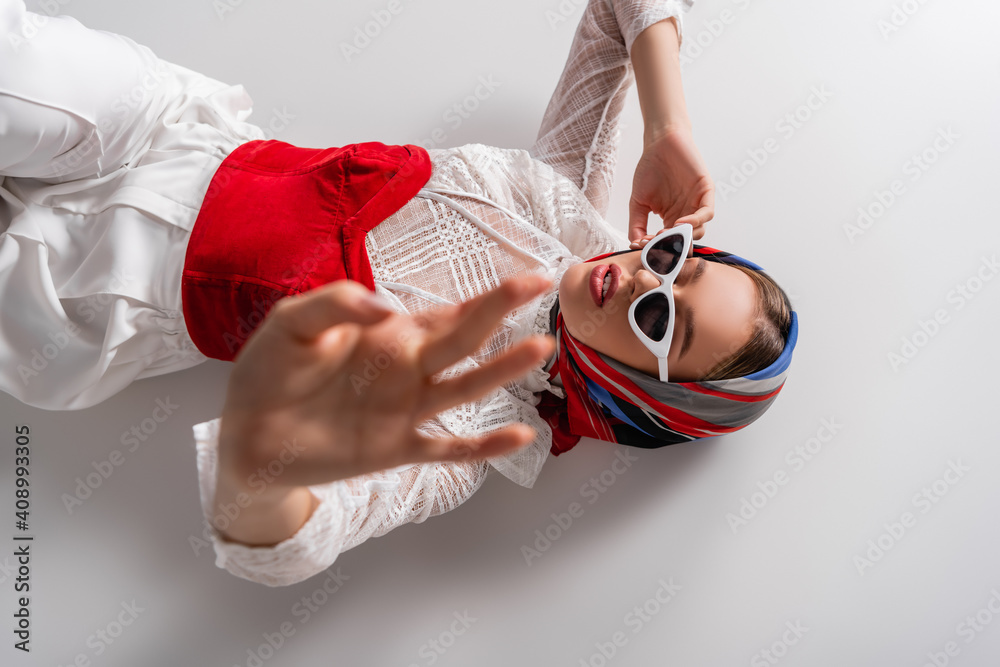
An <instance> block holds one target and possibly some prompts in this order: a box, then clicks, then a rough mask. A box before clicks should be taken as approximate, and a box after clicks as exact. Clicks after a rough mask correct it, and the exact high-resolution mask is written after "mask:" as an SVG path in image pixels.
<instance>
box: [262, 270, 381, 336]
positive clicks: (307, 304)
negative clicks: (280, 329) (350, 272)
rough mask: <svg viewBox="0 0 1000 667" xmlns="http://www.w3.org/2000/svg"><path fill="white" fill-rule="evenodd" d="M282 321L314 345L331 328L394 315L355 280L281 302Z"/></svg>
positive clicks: (295, 334)
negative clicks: (313, 341) (315, 340)
mask: <svg viewBox="0 0 1000 667" xmlns="http://www.w3.org/2000/svg"><path fill="white" fill-rule="evenodd" d="M278 303H279V304H282V306H281V311H280V315H279V317H280V318H281V320H282V323H283V324H284V325H285V328H286V329H287V330H288V331H289V332H290V333H292V334H293V335H294V336H296V337H298V338H300V339H302V340H304V341H311V340H313V339H315V338H316V337H317V336H319V335H320V334H322V333H323V332H324V331H326V330H327V329H329V328H330V327H334V326H336V325H338V324H344V323H347V322H350V323H355V324H362V325H367V324H376V323H378V322H381V321H382V320H384V319H385V318H386V317H388V316H389V315H391V314H392V313H393V312H394V311H393V310H392V308H391V307H390V306H389V305H388V304H387V303H385V302H384V301H382V300H381V299H378V298H377V297H375V295H374V294H373V293H372V292H370V291H369V290H368V288H367V287H365V286H364V285H362V284H361V283H358V282H355V281H353V280H346V279H344V280H337V281H334V282H332V283H327V284H326V285H323V286H322V287H317V288H316V289H313V290H309V291H308V292H303V293H302V294H299V295H296V296H290V297H286V298H284V299H281V300H280V301H279V302H278Z"/></svg>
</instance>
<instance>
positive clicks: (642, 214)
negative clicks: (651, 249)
mask: <svg viewBox="0 0 1000 667" xmlns="http://www.w3.org/2000/svg"><path fill="white" fill-rule="evenodd" d="M650 211H652V209H651V208H649V207H648V206H646V205H644V204H640V203H639V202H637V201H636V200H635V199H629V202H628V240H629V241H632V242H635V241H638V240H639V239H641V238H642V235H643V234H645V233H646V230H647V229H648V228H649V213H650Z"/></svg>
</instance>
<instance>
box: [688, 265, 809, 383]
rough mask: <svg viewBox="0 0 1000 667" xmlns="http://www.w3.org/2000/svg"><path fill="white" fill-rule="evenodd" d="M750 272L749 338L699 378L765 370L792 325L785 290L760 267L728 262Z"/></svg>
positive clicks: (779, 348) (716, 378) (736, 375)
mask: <svg viewBox="0 0 1000 667" xmlns="http://www.w3.org/2000/svg"><path fill="white" fill-rule="evenodd" d="M729 266H732V267H733V268H734V269H739V270H740V271H742V272H743V273H745V274H747V275H748V276H750V279H751V280H753V283H754V287H755V288H756V291H757V306H756V308H754V314H753V317H754V329H753V335H752V336H751V337H750V340H749V341H748V342H747V343H746V345H744V346H743V347H741V348H739V349H738V350H736V351H735V352H734V353H733V354H731V355H730V356H729V357H727V358H725V359H723V360H721V361H720V362H719V363H717V364H716V365H715V366H713V367H712V368H710V369H709V370H708V372H707V373H706V374H705V376H704V377H702V378H701V380H702V381H708V380H726V379H729V378H738V377H743V376H745V375H750V374H751V373H756V372H757V371H760V370H764V369H765V368H767V367H768V366H770V365H771V364H773V363H774V361H775V359H777V358H778V357H779V356H781V352H782V350H784V349H785V341H787V340H788V331H789V329H790V328H791V326H792V305H791V302H790V301H789V299H788V295H787V294H785V290H783V289H781V287H780V286H778V283H776V282H774V279H773V278H771V276H769V275H767V274H766V273H764V272H763V271H756V270H754V269H751V268H749V267H746V266H743V265H741V264H730V265H729Z"/></svg>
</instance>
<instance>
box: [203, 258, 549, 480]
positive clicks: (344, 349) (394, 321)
mask: <svg viewBox="0 0 1000 667" xmlns="http://www.w3.org/2000/svg"><path fill="white" fill-rule="evenodd" d="M549 287H551V281H550V280H548V279H546V278H544V277H542V276H521V277H518V278H514V279H511V280H508V281H506V282H504V283H503V284H501V285H500V286H498V287H497V288H496V289H494V290H492V291H490V292H486V293H484V294H482V295H480V296H478V297H476V298H474V299H470V300H469V301H466V302H464V303H460V304H456V305H454V306H447V307H437V308H434V309H431V310H427V311H423V312H421V313H418V314H416V315H413V316H411V315H402V314H398V313H395V312H393V311H382V310H380V309H378V308H377V307H374V306H370V305H365V303H364V301H363V299H364V297H367V296H368V295H370V294H371V293H370V292H369V291H368V290H367V289H366V288H365V287H364V286H362V285H360V284H359V283H355V282H352V281H347V280H342V281H337V282H335V283H331V284H329V285H326V286H324V287H322V288H319V289H316V290H312V291H310V292H307V293H305V294H302V295H299V296H296V297H289V298H285V299H282V300H280V301H278V302H277V303H276V304H275V307H274V308H273V309H272V311H271V312H270V313H269V314H268V317H267V318H265V321H264V322H263V324H261V326H260V327H259V329H258V330H257V331H256V332H254V335H253V336H252V337H251V338H250V340H248V341H247V344H246V345H245V346H244V347H243V349H242V350H241V351H240V354H239V356H238V357H237V358H236V360H235V366H234V368H233V372H232V375H231V377H230V380H229V387H228V393H227V396H226V402H225V406H224V408H223V413H222V425H221V431H220V442H219V466H220V478H222V477H223V476H224V475H228V476H231V477H232V479H233V481H234V482H237V483H238V482H239V480H245V479H246V478H247V477H248V476H250V475H252V474H253V472H254V471H255V470H257V469H258V468H260V467H261V466H264V467H266V466H267V465H268V464H269V463H270V462H272V461H275V460H279V461H281V462H282V471H281V474H280V476H277V478H276V479H275V486H277V487H289V486H305V485H312V484H318V483H323V482H329V481H333V480H337V479H345V478H348V477H354V476H356V475H361V474H364V473H369V472H373V471H376V470H383V469H387V468H392V467H395V466H399V465H402V464H407V463H417V462H428V461H455V460H460V459H467V458H487V457H491V456H495V455H498V454H503V453H506V452H509V451H511V450H514V449H516V448H518V447H521V446H523V445H525V444H527V443H529V442H530V441H531V440H532V439H533V438H534V436H535V433H534V429H532V428H531V427H529V426H527V425H524V424H513V425H510V426H507V427H505V428H503V429H500V430H497V431H494V432H493V433H490V434H482V435H480V436H478V437H474V438H447V439H435V438H429V437H426V436H424V435H422V434H420V433H418V432H417V430H416V427H417V425H418V424H420V423H421V422H423V421H425V420H427V419H430V418H431V417H433V416H434V415H436V414H438V413H440V412H442V411H444V410H446V409H449V408H452V407H454V406H456V405H460V404H462V403H466V402H468V401H471V400H475V399H477V398H479V397H481V396H483V395H485V394H487V393H489V392H490V391H492V390H493V389H494V388H495V387H497V386H499V385H501V384H502V383H504V382H507V381H509V380H514V379H516V378H518V377H521V376H522V375H524V374H525V373H526V372H528V371H529V370H530V369H531V368H532V367H533V366H534V365H535V364H537V363H539V362H540V361H542V360H543V359H545V358H547V357H548V356H549V355H551V354H552V352H553V350H554V340H553V339H552V337H551V336H545V337H543V336H535V337H532V338H528V339H526V340H524V341H521V342H520V343H519V344H517V345H515V346H513V347H511V348H510V349H508V350H507V351H505V352H504V353H503V354H501V355H499V356H497V357H496V358H495V359H493V360H491V361H490V362H489V363H487V364H484V365H482V366H480V367H478V368H476V369H474V370H472V371H469V372H467V373H465V374H463V375H460V376H458V377H456V378H452V379H448V380H445V381H442V382H435V381H433V377H434V376H435V375H436V374H438V373H439V372H440V371H442V370H444V369H446V368H448V367H449V366H451V365H453V364H455V363H456V362H458V361H460V360H462V359H463V358H464V357H466V356H468V355H470V354H472V353H474V352H475V351H476V350H477V349H478V348H479V347H480V346H481V345H482V343H483V341H484V340H485V339H486V338H487V337H488V335H489V334H490V332H492V331H493V330H494V329H495V328H496V326H497V325H498V324H499V323H500V321H501V320H502V318H503V317H504V316H505V315H506V314H507V313H508V312H509V311H510V310H512V309H514V308H516V307H518V306H520V305H522V304H524V303H526V302H528V301H530V300H532V299H534V298H535V297H537V296H539V295H540V294H542V292H544V290H545V289H547V288H549Z"/></svg>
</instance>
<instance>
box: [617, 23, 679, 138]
mask: <svg viewBox="0 0 1000 667" xmlns="http://www.w3.org/2000/svg"><path fill="white" fill-rule="evenodd" d="M631 60H632V67H633V69H634V70H635V81H636V88H637V90H638V93H639V107H640V108H641V110H642V120H643V125H644V130H643V141H644V143H646V144H649V143H651V142H653V141H655V140H656V139H657V138H659V137H660V136H661V135H662V134H664V133H665V132H667V131H669V130H671V129H676V128H687V129H690V127H691V120H690V118H689V117H688V112H687V104H686V102H685V101H684V87H683V84H682V81H681V66H680V36H679V34H678V30H677V21H676V19H674V18H670V19H667V20H664V21H659V22H658V23H654V24H653V25H651V26H649V27H648V28H646V29H645V30H643V31H642V32H641V33H640V34H639V36H638V37H636V38H635V42H633V44H632V52H631Z"/></svg>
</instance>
